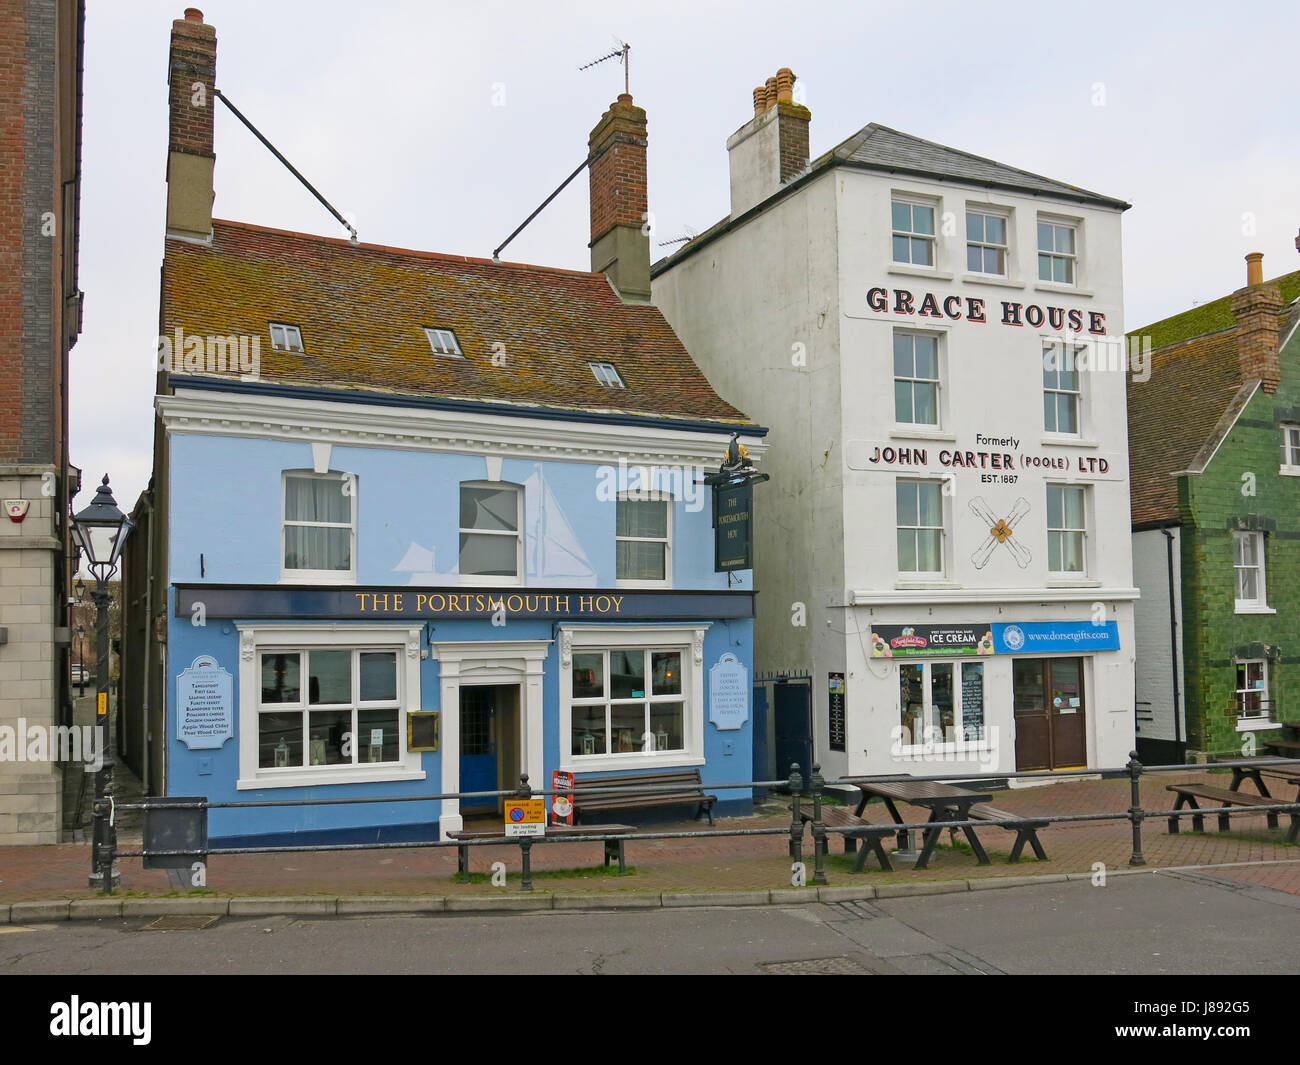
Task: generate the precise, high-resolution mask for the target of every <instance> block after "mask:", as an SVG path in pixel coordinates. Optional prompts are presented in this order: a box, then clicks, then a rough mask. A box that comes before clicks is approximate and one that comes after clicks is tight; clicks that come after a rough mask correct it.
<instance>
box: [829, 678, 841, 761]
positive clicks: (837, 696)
mask: <svg viewBox="0 0 1300 1065" xmlns="http://www.w3.org/2000/svg"><path fill="white" fill-rule="evenodd" d="M826 694H827V699H828V702H827V714H828V718H829V722H828V723H829V731H830V742H831V750H832V751H842V750H844V674H843V673H831V674H828V682H827V685H826Z"/></svg>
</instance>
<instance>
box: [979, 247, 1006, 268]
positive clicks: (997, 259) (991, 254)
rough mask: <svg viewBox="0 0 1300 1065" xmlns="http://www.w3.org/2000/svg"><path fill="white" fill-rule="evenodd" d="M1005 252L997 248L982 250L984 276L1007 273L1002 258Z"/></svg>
mask: <svg viewBox="0 0 1300 1065" xmlns="http://www.w3.org/2000/svg"><path fill="white" fill-rule="evenodd" d="M1005 255H1006V252H1004V251H1002V250H1001V249H999V248H985V249H984V272H985V273H986V274H1005V273H1006V272H1007V267H1006V263H1005V261H1004V259H1003V257H1004V256H1005Z"/></svg>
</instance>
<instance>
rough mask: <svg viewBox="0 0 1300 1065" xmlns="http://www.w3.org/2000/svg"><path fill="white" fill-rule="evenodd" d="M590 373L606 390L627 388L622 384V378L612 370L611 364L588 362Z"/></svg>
mask: <svg viewBox="0 0 1300 1065" xmlns="http://www.w3.org/2000/svg"><path fill="white" fill-rule="evenodd" d="M587 365H588V366H590V367H591V372H592V373H593V374H595V376H596V380H597V381H599V382H600V383H601V384H602V385H604V386H605V387H606V388H627V385H625V384H624V383H623V378H621V377H619V375H618V371H617V370H616V369H614V364H613V363H612V362H589V363H587Z"/></svg>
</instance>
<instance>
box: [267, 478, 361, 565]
mask: <svg viewBox="0 0 1300 1065" xmlns="http://www.w3.org/2000/svg"><path fill="white" fill-rule="evenodd" d="M290 477H301V478H304V479H307V480H315V481H333V482H334V483H335V484H337V485H338V487H339V491H340V492H343V494H344V495H345V496H346V497H347V498H348V499H349V500H350V501H351V505H352V509H351V517H350V521H349V522H348V523H347V524H346V525H345V524H343V523H342V522H331V521H293V522H291V521H289V519H288V518H287V517H286V514H287V512H288V506H289V478H290ZM358 487H359V485H358V480H357V477H356V475H355V474H351V473H343V472H342V471H339V470H330V471H329V472H328V473H316V472H315V471H314V470H284V471H282V473H281V474H280V582H281V583H282V584H356V582H357V494H358ZM290 525H295V526H301V527H303V528H308V529H344V528H346V529H348V530H349V533H350V536H351V540H350V543H349V546H348V558H349V560H350V561H351V563H352V567H351V568H350V569H347V570H341V569H289V568H288V567H287V566H285V564H284V562H285V551H286V550H287V548H288V536H287V534H286V532H285V530H286V529H287V528H288V527H289V526H290Z"/></svg>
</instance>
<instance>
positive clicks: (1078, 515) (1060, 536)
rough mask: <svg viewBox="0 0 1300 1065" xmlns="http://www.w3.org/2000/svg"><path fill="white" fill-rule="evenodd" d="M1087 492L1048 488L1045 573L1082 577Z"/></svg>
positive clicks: (1075, 487) (1077, 488) (1065, 486)
mask: <svg viewBox="0 0 1300 1065" xmlns="http://www.w3.org/2000/svg"><path fill="white" fill-rule="evenodd" d="M1087 518H1088V515H1087V488H1086V487H1084V486H1082V485H1069V484H1049V485H1048V486H1047V569H1048V571H1049V572H1051V573H1071V574H1082V573H1083V572H1084V571H1085V570H1086V568H1087V567H1086V564H1085V554H1084V547H1085V541H1086V538H1087V528H1088V526H1087Z"/></svg>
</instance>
